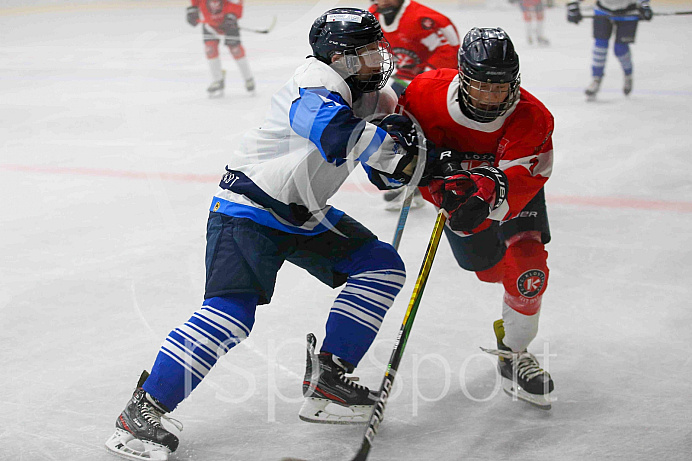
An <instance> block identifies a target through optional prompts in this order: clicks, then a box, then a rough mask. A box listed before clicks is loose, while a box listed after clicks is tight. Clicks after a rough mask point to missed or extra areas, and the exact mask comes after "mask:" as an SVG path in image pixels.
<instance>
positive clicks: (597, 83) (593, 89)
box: [584, 77, 602, 100]
mask: <svg viewBox="0 0 692 461" xmlns="http://www.w3.org/2000/svg"><path fill="white" fill-rule="evenodd" d="M601 79H602V77H594V78H593V81H592V82H591V84H590V85H589V86H588V87H586V90H584V93H586V96H587V98H588V99H589V100H593V99H596V93H598V90H599V89H600V88H601Z"/></svg>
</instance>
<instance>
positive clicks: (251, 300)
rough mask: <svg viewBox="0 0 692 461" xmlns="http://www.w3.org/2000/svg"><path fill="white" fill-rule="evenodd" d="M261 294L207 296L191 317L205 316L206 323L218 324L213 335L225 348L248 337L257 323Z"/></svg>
mask: <svg viewBox="0 0 692 461" xmlns="http://www.w3.org/2000/svg"><path fill="white" fill-rule="evenodd" d="M258 299H259V295H258V294H256V293H233V294H229V295H226V296H223V297H221V296H218V297H213V298H207V299H205V300H204V302H203V303H202V309H201V310H200V311H198V312H197V313H195V315H194V316H193V317H192V319H190V320H191V321H192V322H193V323H194V319H195V318H203V320H204V323H205V324H209V321H211V322H212V324H214V325H217V326H218V327H216V328H214V329H213V335H214V336H215V337H216V339H218V340H219V342H220V345H221V347H222V348H224V349H230V348H231V347H233V346H234V345H236V344H238V343H239V342H241V341H243V340H244V339H246V338H247V337H248V336H249V335H250V332H251V331H252V327H253V326H254V324H255V310H256V307H257V301H258Z"/></svg>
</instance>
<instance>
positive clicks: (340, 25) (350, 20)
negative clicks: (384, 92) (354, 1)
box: [309, 8, 394, 93]
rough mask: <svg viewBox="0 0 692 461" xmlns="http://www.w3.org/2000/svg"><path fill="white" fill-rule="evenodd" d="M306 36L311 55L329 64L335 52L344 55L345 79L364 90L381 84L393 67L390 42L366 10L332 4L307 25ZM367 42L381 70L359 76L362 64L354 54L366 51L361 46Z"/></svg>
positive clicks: (376, 87)
mask: <svg viewBox="0 0 692 461" xmlns="http://www.w3.org/2000/svg"><path fill="white" fill-rule="evenodd" d="M309 40H310V46H311V47H312V53H313V56H315V57H316V58H317V59H319V60H320V61H322V62H324V63H326V64H330V65H331V64H332V56H333V55H334V54H335V53H339V54H341V55H343V56H345V57H347V59H346V62H345V63H344V67H345V68H347V69H348V75H346V76H345V80H346V82H347V83H348V84H349V86H351V87H352V88H355V89H357V90H359V91H362V92H364V93H367V92H370V91H375V90H379V89H381V88H382V87H384V85H385V84H386V83H387V79H388V78H389V76H390V75H391V73H392V70H393V69H394V65H393V63H392V58H391V52H390V49H389V42H387V40H386V39H385V38H384V34H383V33H382V27H381V26H380V23H379V21H378V20H377V18H375V16H374V15H373V14H372V13H370V12H369V11H366V10H361V9H359V8H333V9H331V10H329V11H327V12H326V13H324V14H323V15H322V16H320V17H319V18H317V19H316V20H315V22H314V23H313V24H312V27H311V28H310V35H309ZM371 44H377V46H376V47H375V45H371ZM368 45H370V47H371V48H373V47H375V48H376V49H374V50H373V49H370V50H368V53H369V54H372V52H373V51H375V52H377V54H378V56H377V61H376V62H378V63H379V67H380V71H379V72H375V73H373V74H371V75H369V76H368V78H366V79H363V78H362V77H360V78H358V75H357V74H358V71H359V69H360V67H361V66H360V64H359V60H358V59H356V58H357V57H358V56H364V55H365V54H366V53H365V51H364V50H365V47H367V46H368ZM349 56H350V58H348V57H349Z"/></svg>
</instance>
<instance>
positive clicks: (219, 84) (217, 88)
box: [207, 70, 226, 98]
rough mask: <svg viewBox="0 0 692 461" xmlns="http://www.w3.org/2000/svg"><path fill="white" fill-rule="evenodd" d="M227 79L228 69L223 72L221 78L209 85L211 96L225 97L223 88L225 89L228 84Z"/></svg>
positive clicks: (208, 89) (208, 90)
mask: <svg viewBox="0 0 692 461" xmlns="http://www.w3.org/2000/svg"><path fill="white" fill-rule="evenodd" d="M225 81H226V71H225V70H224V71H223V72H222V77H221V80H216V81H215V82H212V83H211V85H209V88H207V92H208V93H209V97H210V98H221V97H223V90H224V87H225V86H226V83H225Z"/></svg>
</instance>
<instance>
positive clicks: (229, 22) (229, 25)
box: [221, 13, 240, 37]
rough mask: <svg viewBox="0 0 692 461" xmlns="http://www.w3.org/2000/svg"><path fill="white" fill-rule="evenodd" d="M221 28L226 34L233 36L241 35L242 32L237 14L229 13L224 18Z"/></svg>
mask: <svg viewBox="0 0 692 461" xmlns="http://www.w3.org/2000/svg"><path fill="white" fill-rule="evenodd" d="M221 30H222V31H223V33H224V34H226V35H228V36H231V37H238V36H239V35H240V32H239V31H238V18H237V17H236V15H235V14H230V13H229V14H227V15H226V16H225V17H224V18H223V22H222V23H221Z"/></svg>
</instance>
